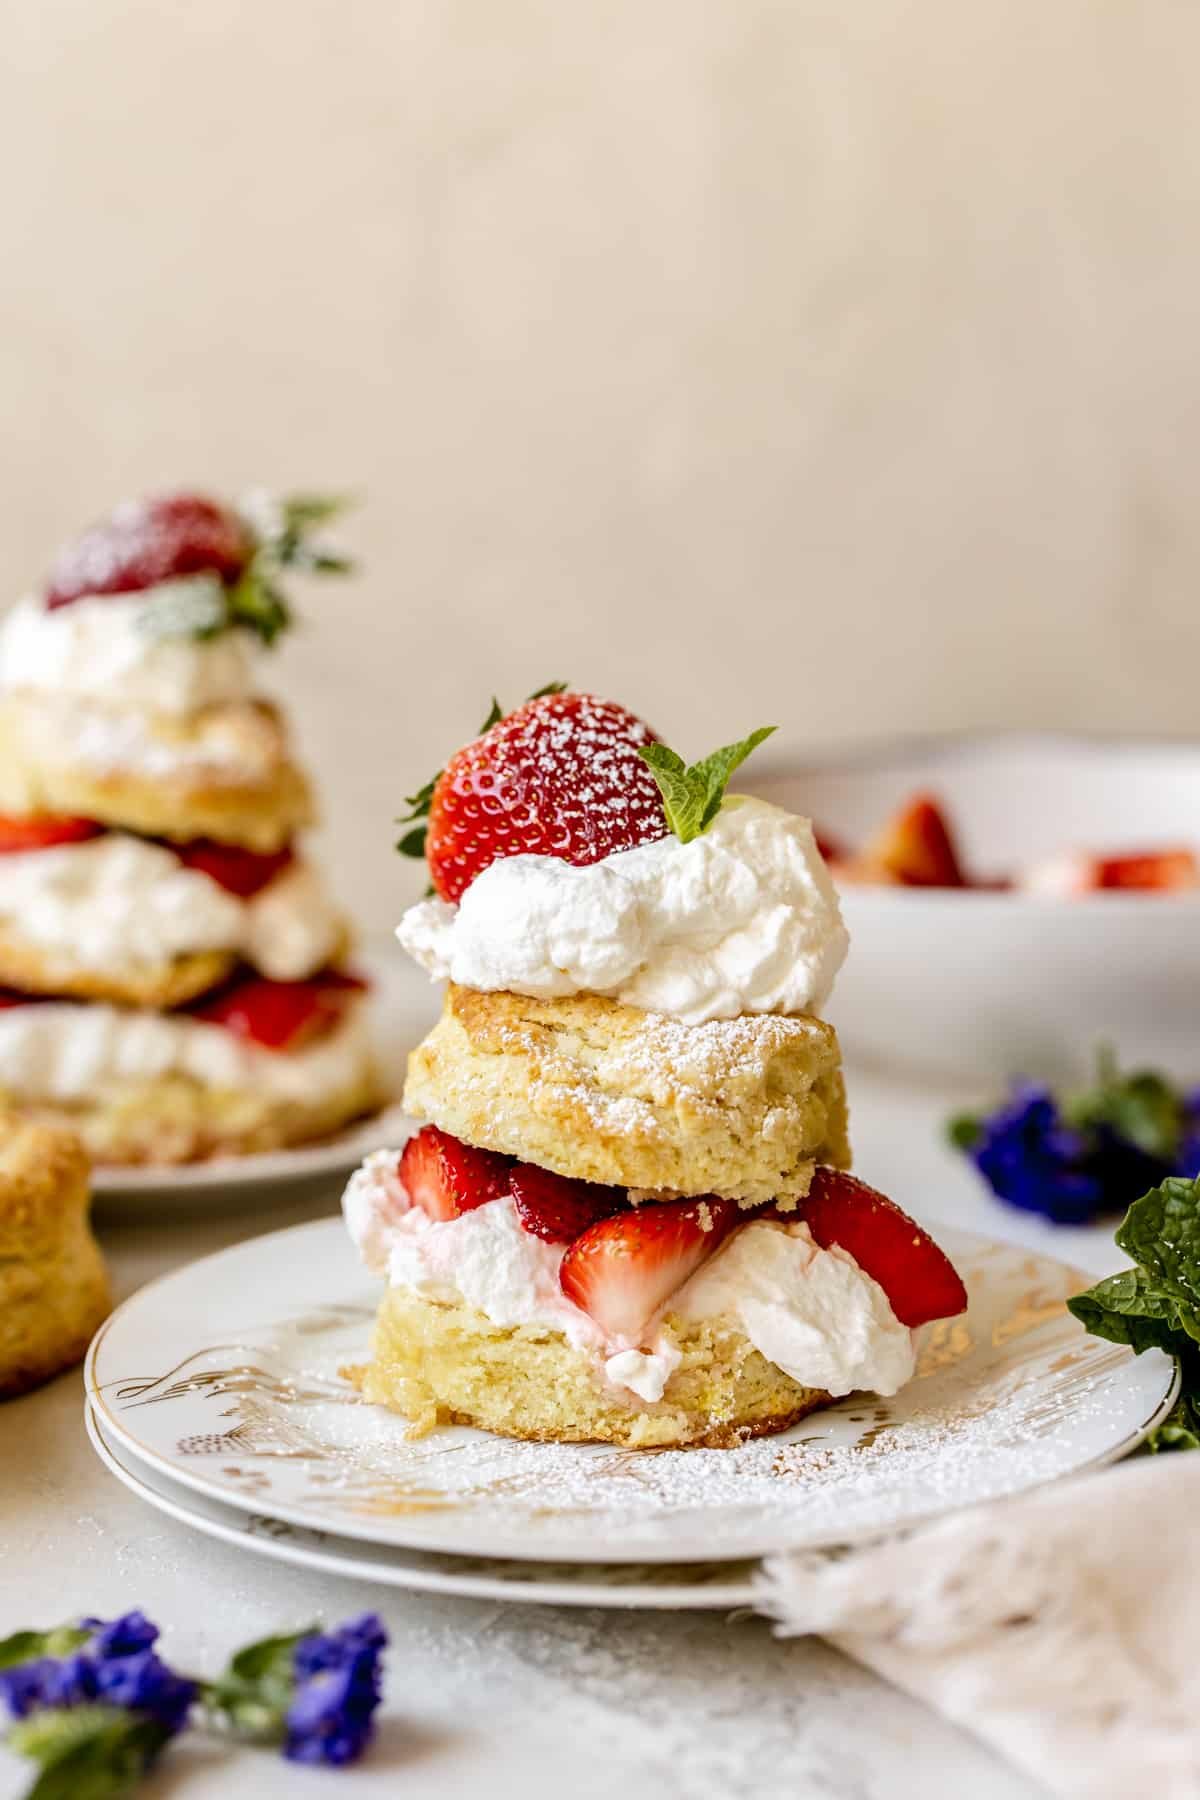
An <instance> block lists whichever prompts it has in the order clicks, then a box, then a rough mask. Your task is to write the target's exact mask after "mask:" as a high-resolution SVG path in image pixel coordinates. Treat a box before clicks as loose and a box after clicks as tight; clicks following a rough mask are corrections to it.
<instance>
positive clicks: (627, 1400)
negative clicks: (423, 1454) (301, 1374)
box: [343, 1288, 831, 1449]
mask: <svg viewBox="0 0 1200 1800" xmlns="http://www.w3.org/2000/svg"><path fill="white" fill-rule="evenodd" d="M672 1329H673V1333H674V1336H675V1338H676V1340H677V1342H678V1344H679V1348H680V1350H681V1352H682V1357H683V1360H682V1362H681V1363H680V1365H679V1367H678V1368H677V1369H676V1370H675V1371H674V1373H673V1374H672V1375H671V1377H670V1379H669V1380H668V1382H667V1384H666V1387H665V1389H664V1391H663V1397H662V1399H661V1400H659V1401H656V1402H645V1401H641V1400H638V1399H637V1398H636V1397H635V1396H634V1395H633V1394H631V1393H629V1392H628V1391H627V1390H625V1389H620V1388H615V1387H612V1386H610V1385H609V1384H607V1383H606V1382H605V1381H604V1380H603V1379H602V1378H601V1376H600V1375H599V1374H598V1373H597V1367H596V1362H595V1359H594V1358H591V1357H589V1356H587V1355H586V1354H585V1353H584V1352H582V1351H579V1350H576V1349H574V1348H573V1346H572V1345H571V1344H569V1343H568V1342H567V1340H566V1339H565V1338H564V1337H563V1336H562V1334H561V1333H559V1332H554V1331H549V1330H546V1329H544V1328H542V1327H536V1326H515V1327H503V1326H497V1325H493V1324H492V1323H491V1322H490V1321H489V1320H488V1319H486V1318H485V1317H484V1315H483V1314H482V1313H480V1312H477V1311H476V1310H475V1309H474V1308H473V1307H469V1306H466V1305H463V1304H461V1303H458V1304H455V1303H452V1302H450V1303H448V1302H442V1301H434V1300H427V1299H424V1298H423V1297H422V1296H421V1295H419V1294H417V1293H415V1292H413V1290H412V1289H409V1288H393V1289H391V1290H390V1292H389V1293H388V1294H387V1295H386V1296H385V1298H384V1300H383V1303H382V1305H381V1307H380V1310H379V1316H378V1319H377V1321H376V1325H375V1332H374V1337H373V1341H372V1361H371V1362H370V1363H368V1364H366V1365H364V1366H362V1367H358V1368H351V1369H346V1370H343V1374H344V1375H346V1376H347V1377H348V1379H350V1380H351V1381H353V1382H354V1384H355V1386H356V1387H358V1389H359V1390H360V1392H361V1393H362V1395H363V1397H364V1399H366V1400H369V1401H373V1402H375V1403H377V1404H380V1405H383V1406H387V1407H390V1408H391V1409H392V1411H394V1412H397V1413H401V1414H403V1416H404V1417H405V1418H406V1419H407V1420H408V1422H409V1426H410V1429H411V1432H412V1435H413V1436H423V1435H424V1434H425V1433H426V1432H429V1431H431V1430H432V1429H433V1428H434V1426H436V1425H475V1426H478V1427H480V1428H481V1429H482V1430H484V1431H494V1432H497V1433H499V1434H500V1435H501V1436H503V1437H513V1438H526V1439H532V1440H535V1441H540V1442H546V1443H606V1444H622V1445H626V1446H628V1447H630V1448H633V1449H653V1448H657V1447H662V1446H669V1445H676V1446H679V1447H681V1448H682V1447H694V1446H706V1447H708V1448H712V1449H726V1448H731V1447H733V1446H735V1445H737V1444H740V1443H744V1442H745V1441H746V1440H747V1439H748V1438H753V1437H763V1436H767V1435H769V1434H771V1433H773V1432H777V1431H783V1430H785V1429H786V1428H787V1427H788V1426H789V1425H792V1424H794V1423H795V1422H796V1420H797V1419H802V1418H803V1417H804V1415H805V1414H806V1413H810V1412H813V1411H815V1410H816V1409H817V1408H818V1407H821V1406H828V1405H830V1404H831V1399H830V1396H829V1395H828V1394H827V1393H824V1392H822V1391H821V1390H820V1389H817V1388H808V1387H801V1386H800V1384H799V1383H798V1382H795V1381H793V1380H792V1379H791V1378H790V1377H789V1376H787V1375H785V1374H784V1373H783V1372H782V1370H780V1369H778V1368H776V1367H775V1365H774V1364H773V1363H769V1362H767V1360H766V1358H765V1357H763V1356H762V1355H760V1353H759V1352H758V1351H757V1350H756V1349H755V1348H754V1346H753V1345H752V1344H751V1343H750V1341H749V1340H748V1339H747V1338H746V1337H745V1336H744V1335H743V1333H742V1332H740V1331H739V1330H738V1329H737V1328H736V1327H735V1326H733V1325H731V1324H730V1323H728V1322H727V1321H721V1322H717V1321H712V1320H706V1321H703V1322H702V1323H700V1324H690V1325H686V1326H684V1325H682V1324H680V1323H679V1322H678V1321H675V1322H673V1325H672Z"/></svg>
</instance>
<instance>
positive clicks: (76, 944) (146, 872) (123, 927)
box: [0, 831, 344, 981]
mask: <svg viewBox="0 0 1200 1800" xmlns="http://www.w3.org/2000/svg"><path fill="white" fill-rule="evenodd" d="M0 923H2V924H4V925H10V926H11V927H12V929H13V930H14V931H15V932H16V934H17V935H18V936H19V937H20V938H21V939H22V940H23V941H25V942H27V943H30V944H34V945H36V946H38V947H39V948H40V949H43V950H46V951H55V952H59V953H61V954H64V955H68V956H70V958H71V960H72V961H73V962H74V963H76V964H77V965H78V966H79V967H80V968H83V969H93V970H96V971H97V972H98V973H101V974H103V973H106V972H110V971H111V972H114V973H115V972H117V971H119V970H121V969H125V968H130V967H134V968H141V967H150V966H153V965H155V964H159V963H163V962H169V961H171V960H172V959H173V958H174V957H177V956H186V955H189V954H192V953H195V952H200V951H206V950H224V951H230V952H234V953H236V954H238V955H240V956H242V957H244V958H245V960H246V961H247V962H249V963H250V964H251V965H252V966H253V967H254V968H255V969H257V970H258V971H259V973H260V974H263V975H266V976H269V977H270V979H271V980H272V981H302V980H304V979H305V977H306V976H309V975H312V974H314V973H315V972H316V970H318V969H320V968H323V967H324V965H325V964H326V963H327V962H328V961H329V959H330V957H331V956H332V955H333V953H334V951H335V950H336V949H337V947H338V945H339V944H340V942H341V940H342V936H343V930H344V927H343V921H342V915H341V913H340V912H339V910H338V908H337V907H336V906H335V904H334V902H333V900H332V898H331V897H330V895H329V893H328V892H327V890H326V888H325V885H324V883H323V882H322V880H321V878H320V876H319V875H318V874H317V873H316V871H315V870H314V869H312V868H311V867H310V866H309V865H308V864H306V863H304V862H299V861H297V862H293V863H291V864H289V865H288V867H286V868H285V869H282V870H281V871H280V873H279V874H278V875H277V876H276V877H275V879H274V880H273V881H271V882H269V883H268V884H267V886H266V887H264V888H261V889H260V890H259V892H258V893H257V894H254V895H252V896H251V897H250V898H249V899H241V898H239V897H238V896H237V895H236V894H231V893H228V892H227V891H226V890H225V889H224V888H223V887H221V886H220V884H219V883H218V882H216V881H214V880H213V879H212V877H211V876H209V875H206V874H204V872H203V871H202V870H200V869H190V868H187V867H186V866H185V865H184V864H183V863H182V862H180V860H179V858H178V857H177V856H176V855H175V853H174V852H173V851H172V850H171V849H169V848H168V847H167V846H165V845H162V844H152V843H148V842H147V841H146V840H145V839H144V838H136V837H130V836H127V835H126V834H125V833H123V832H117V831H111V832H105V833H104V835H103V836H102V837H96V838H90V839H88V840H87V841H86V842H85V843H81V844H60V845H58V846H56V847H54V848H52V849H46V850H30V851H23V852H20V853H19V854H16V855H4V856H0Z"/></svg>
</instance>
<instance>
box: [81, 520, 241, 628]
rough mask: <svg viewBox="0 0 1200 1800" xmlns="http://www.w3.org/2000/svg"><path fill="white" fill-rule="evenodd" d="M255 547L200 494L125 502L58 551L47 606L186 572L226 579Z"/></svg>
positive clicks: (137, 589) (134, 588) (135, 589)
mask: <svg viewBox="0 0 1200 1800" xmlns="http://www.w3.org/2000/svg"><path fill="white" fill-rule="evenodd" d="M253 552H254V540H253V538H252V536H251V534H250V532H249V531H248V530H247V528H246V526H245V524H244V523H243V521H242V520H241V519H240V518H239V517H238V515H237V513H235V512H234V511H233V510H232V508H230V507H228V506H222V505H221V504H220V503H219V502H218V501H216V500H209V499H207V498H206V497H205V496H204V495H203V494H160V495H157V496H155V497H153V498H150V499H145V500H127V501H125V502H124V503H123V504H122V505H121V506H118V507H117V509H116V511H115V512H113V513H112V514H111V516H110V517H109V518H107V519H104V520H102V521H101V522H100V523H99V524H97V525H93V526H91V527H90V528H89V529H88V530H87V531H85V532H84V533H83V535H82V536H81V537H78V538H76V539H75V540H74V542H73V543H70V544H67V545H66V546H65V547H64V548H63V549H62V550H61V551H60V552H59V555H58V558H57V560H56V562H55V564H54V568H53V570H52V571H51V575H50V580H49V582H48V583H47V587H46V605H47V607H49V608H54V607H57V606H68V605H70V603H71V601H72V600H78V599H80V598H81V597H82V596H83V595H85V594H137V593H141V592H142V591H143V590H144V589H145V588H149V587H155V586H157V584H158V583H159V582H162V581H176V580H180V579H182V578H184V577H186V576H188V575H215V576H216V577H217V578H218V580H220V581H223V582H226V583H232V582H234V581H236V580H237V578H238V576H239V575H240V574H241V573H242V570H243V569H244V568H245V566H246V564H247V563H248V562H249V560H250V558H251V556H252V555H253Z"/></svg>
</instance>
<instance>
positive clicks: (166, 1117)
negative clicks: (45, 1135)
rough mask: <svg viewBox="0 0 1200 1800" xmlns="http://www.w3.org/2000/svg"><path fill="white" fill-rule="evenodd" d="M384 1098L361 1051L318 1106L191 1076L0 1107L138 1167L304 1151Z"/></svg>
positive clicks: (109, 1085) (94, 1154)
mask: <svg viewBox="0 0 1200 1800" xmlns="http://www.w3.org/2000/svg"><path fill="white" fill-rule="evenodd" d="M386 1098H387V1096H386V1092H385V1089H384V1086H383V1083H382V1080H381V1078H380V1074H379V1071H378V1069H377V1068H376V1066H375V1063H374V1061H373V1059H372V1057H371V1054H370V1051H369V1048H367V1047H366V1046H365V1045H364V1049H363V1054H362V1056H361V1058H360V1059H359V1060H358V1061H357V1063H356V1065H355V1067H354V1069H353V1073H352V1074H351V1075H350V1076H349V1077H348V1078H347V1079H346V1080H345V1081H343V1082H340V1083H339V1084H338V1085H336V1086H331V1087H328V1088H326V1089H325V1090H324V1092H323V1093H322V1094H321V1095H320V1098H319V1099H304V1100H300V1099H295V1098H286V1099H285V1098H283V1097H281V1096H279V1095H277V1094H270V1093H263V1092H256V1091H255V1090H254V1089H253V1088H250V1087H246V1088H239V1089H233V1088H215V1087H206V1086H205V1085H204V1084H203V1083H202V1082H199V1081H196V1080H195V1079H193V1077H191V1076H190V1075H160V1076H156V1077H154V1078H152V1079H145V1078H142V1079H136V1080H135V1079H129V1078H125V1079H112V1080H108V1081H104V1082H101V1083H100V1084H98V1086H97V1087H96V1089H95V1091H94V1092H93V1093H91V1094H89V1095H88V1097H87V1098H86V1099H85V1100H71V1101H66V1100H40V1099H34V1098H32V1097H29V1096H18V1095H14V1094H3V1093H0V1104H2V1105H3V1106H4V1108H5V1109H6V1110H8V1111H10V1112H12V1113H14V1114H19V1115H20V1116H21V1117H23V1118H26V1119H33V1120H36V1121H38V1122H40V1123H43V1124H49V1125H54V1126H58V1127H60V1128H63V1129H66V1130H68V1131H70V1132H72V1133H73V1134H74V1135H75V1136H76V1137H77V1138H79V1140H80V1142H81V1143H82V1144H83V1145H84V1147H85V1149H86V1150H87V1152H88V1154H89V1156H90V1157H91V1159H92V1161H93V1162H94V1163H97V1164H116V1165H120V1166H143V1165H152V1164H163V1165H173V1164H179V1163H191V1162H202V1161H205V1160H206V1159H208V1158H210V1157H216V1156H246V1155H252V1154H254V1153H255V1152H258V1151H265V1150H282V1149H287V1148H290V1147H292V1146H295V1145H299V1144H309V1143H312V1142H314V1141H315V1140H316V1139H319V1138H324V1137H328V1136H330V1135H331V1134H332V1133H333V1132H335V1131H340V1130H341V1129H342V1128H343V1127H344V1126H346V1125H349V1124H351V1123H352V1122H353V1121H354V1120H355V1119H359V1118H363V1117H365V1116H367V1115H368V1114H370V1113H373V1112H376V1111H378V1109H379V1107H380V1106H382V1105H383V1104H384V1102H385V1100H386Z"/></svg>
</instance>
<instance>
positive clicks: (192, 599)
mask: <svg viewBox="0 0 1200 1800" xmlns="http://www.w3.org/2000/svg"><path fill="white" fill-rule="evenodd" d="M350 504H351V502H350V501H349V500H348V499H347V498H346V497H345V496H341V495H333V494H292V495H288V496H284V497H283V498H275V497H273V496H264V495H255V496H252V497H251V498H250V499H249V500H248V501H247V502H246V504H245V507H244V508H243V513H244V516H245V521H246V527H247V529H248V530H249V532H250V533H251V536H252V538H253V540H254V551H253V554H252V555H251V557H250V560H249V561H248V562H247V564H246V566H245V568H244V569H243V570H242V572H241V574H240V575H239V576H238V578H237V580H236V581H235V582H233V583H232V584H230V585H229V586H225V585H224V584H223V583H222V582H221V581H220V580H219V579H218V578H217V577H216V576H213V575H197V576H192V577H185V578H184V579H182V580H179V581H173V582H168V583H165V584H164V587H163V591H162V592H160V593H158V594H156V595H154V597H153V598H152V599H151V600H149V601H147V603H146V606H145V608H144V609H143V611H142V613H141V615H140V618H139V625H140V627H141V629H142V630H143V631H145V632H147V633H149V634H150V636H152V637H156V638H179V637H184V638H193V639H199V640H204V639H207V638H214V637H217V636H218V635H219V634H220V633H221V632H222V631H228V630H229V629H230V628H231V627H232V626H235V625H240V626H242V627H243V628H244V629H245V630H247V631H253V632H255V633H256V634H257V636H258V637H260V638H261V639H262V641H263V643H264V644H267V645H270V644H273V643H275V641H276V640H277V639H278V638H279V636H280V635H281V633H283V632H284V631H286V630H287V629H288V627H289V626H290V625H291V624H292V622H293V616H294V615H293V613H292V608H291V604H290V602H289V600H288V598H287V594H286V592H285V591H284V588H283V585H282V583H281V581H280V574H281V573H282V572H283V571H287V570H300V571H301V572H302V573H307V574H310V575H345V574H347V573H349V571H350V570H351V569H353V567H354V564H353V562H352V560H351V559H350V558H349V557H348V556H345V555H344V554H343V553H342V552H341V551H340V550H335V549H334V548H333V547H332V546H331V545H329V544H326V543H324V542H322V541H321V540H320V539H319V538H318V537H317V536H316V534H317V533H318V532H319V531H320V530H321V528H322V527H323V526H325V525H327V524H328V523H329V521H330V520H331V519H334V518H337V517H338V516H339V515H340V514H341V513H342V512H344V511H345V510H346V508H347V506H349V505H350Z"/></svg>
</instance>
